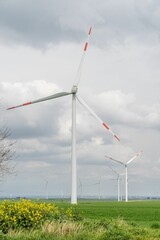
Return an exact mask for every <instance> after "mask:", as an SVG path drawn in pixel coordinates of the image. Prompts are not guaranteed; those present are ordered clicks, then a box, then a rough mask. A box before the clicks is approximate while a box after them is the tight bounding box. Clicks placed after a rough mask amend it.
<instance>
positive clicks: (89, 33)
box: [88, 27, 92, 35]
mask: <svg viewBox="0 0 160 240" xmlns="http://www.w3.org/2000/svg"><path fill="white" fill-rule="evenodd" d="M91 31H92V28H91V27H90V29H89V32H88V35H91Z"/></svg>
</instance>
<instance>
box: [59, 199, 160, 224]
mask: <svg viewBox="0 0 160 240" xmlns="http://www.w3.org/2000/svg"><path fill="white" fill-rule="evenodd" d="M56 204H57V205H58V206H61V207H67V206H69V205H70V203H67V202H60V201H59V202H56ZM78 207H79V208H80V209H81V210H82V212H83V215H84V216H85V217H86V218H89V219H103V218H107V219H117V218H123V219H124V220H125V221H127V222H129V223H132V222H134V223H137V224H139V225H143V226H150V225H152V224H153V223H155V222H156V223H160V201H148V200H147V201H129V202H114V201H79V203H78Z"/></svg>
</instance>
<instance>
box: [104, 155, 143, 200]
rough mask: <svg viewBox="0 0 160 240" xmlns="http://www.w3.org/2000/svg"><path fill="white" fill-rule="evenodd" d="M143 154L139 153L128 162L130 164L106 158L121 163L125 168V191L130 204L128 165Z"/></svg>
mask: <svg viewBox="0 0 160 240" xmlns="http://www.w3.org/2000/svg"><path fill="white" fill-rule="evenodd" d="M141 153H142V152H139V153H137V154H135V155H134V157H132V158H131V159H130V160H128V162H126V163H124V162H121V161H119V160H116V159H114V158H111V157H108V156H105V157H106V158H109V159H110V160H112V161H114V162H117V163H120V164H122V165H123V166H124V167H125V191H126V196H125V197H126V202H128V169H127V167H128V165H129V164H130V163H131V162H132V161H133V160H134V159H135V158H137V157H138V156H140V155H141Z"/></svg>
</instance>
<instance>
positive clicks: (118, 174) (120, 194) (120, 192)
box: [108, 166, 123, 202]
mask: <svg viewBox="0 0 160 240" xmlns="http://www.w3.org/2000/svg"><path fill="white" fill-rule="evenodd" d="M108 167H109V168H110V169H111V170H112V171H113V172H114V173H115V174H116V175H117V178H116V180H117V198H118V199H117V200H118V202H119V201H120V196H121V199H122V188H121V187H120V181H121V180H122V178H121V176H122V175H123V174H120V173H118V172H117V171H116V170H114V169H113V168H112V167H111V166H108ZM112 180H114V179H112Z"/></svg>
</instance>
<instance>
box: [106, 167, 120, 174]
mask: <svg viewBox="0 0 160 240" xmlns="http://www.w3.org/2000/svg"><path fill="white" fill-rule="evenodd" d="M108 167H109V168H110V169H111V170H112V171H113V172H114V173H115V174H116V175H119V173H118V172H116V170H114V169H113V168H112V167H111V166H109V165H108Z"/></svg>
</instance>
